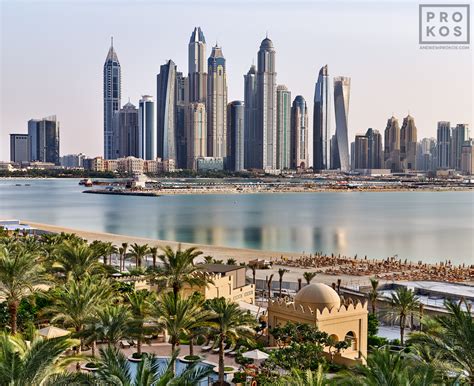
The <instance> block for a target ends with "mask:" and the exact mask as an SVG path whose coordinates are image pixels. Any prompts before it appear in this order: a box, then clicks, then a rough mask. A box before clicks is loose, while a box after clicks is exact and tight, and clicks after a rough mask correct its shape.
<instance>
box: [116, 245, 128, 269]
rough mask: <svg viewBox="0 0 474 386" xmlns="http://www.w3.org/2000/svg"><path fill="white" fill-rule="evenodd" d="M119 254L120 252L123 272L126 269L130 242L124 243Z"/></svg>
mask: <svg viewBox="0 0 474 386" xmlns="http://www.w3.org/2000/svg"><path fill="white" fill-rule="evenodd" d="M118 251H119V254H120V267H119V271H120V272H122V271H123V270H125V258H126V256H127V252H128V243H122V246H121V247H120V248H119V250H118Z"/></svg>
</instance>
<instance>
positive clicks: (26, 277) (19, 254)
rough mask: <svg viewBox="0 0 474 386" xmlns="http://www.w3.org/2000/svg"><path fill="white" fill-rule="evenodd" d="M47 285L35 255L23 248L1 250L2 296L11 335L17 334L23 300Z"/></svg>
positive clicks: (0, 284)
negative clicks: (39, 287) (6, 308)
mask: <svg viewBox="0 0 474 386" xmlns="http://www.w3.org/2000/svg"><path fill="white" fill-rule="evenodd" d="M45 283H47V281H46V279H45V276H44V270H43V267H42V266H41V264H40V263H39V262H38V259H37V258H35V256H34V255H31V254H30V253H29V252H27V251H25V250H24V249H23V248H21V247H18V246H17V247H10V249H7V248H5V247H3V248H0V295H2V296H4V297H5V299H6V301H7V305H8V313H9V317H10V328H11V333H12V334H13V335H14V334H16V332H17V315H18V307H19V305H20V302H21V300H22V299H23V298H25V297H27V296H28V295H31V294H32V293H33V292H35V291H36V290H37V286H39V285H40V284H45Z"/></svg>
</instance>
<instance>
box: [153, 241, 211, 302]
mask: <svg viewBox="0 0 474 386" xmlns="http://www.w3.org/2000/svg"><path fill="white" fill-rule="evenodd" d="M162 250H163V252H164V253H163V254H162V255H159V256H158V258H159V259H160V261H161V263H162V267H161V269H160V272H159V273H158V274H157V276H156V279H157V281H158V282H162V283H163V285H164V287H167V288H172V289H173V293H174V296H175V297H177V296H178V293H179V291H180V290H181V288H183V286H184V285H185V284H187V285H189V286H191V287H193V286H205V285H206V284H207V283H209V282H210V279H209V278H208V276H207V275H205V274H203V272H202V271H201V270H200V267H199V266H197V265H196V264H195V263H194V259H196V257H198V256H199V255H201V254H202V252H200V251H198V250H196V248H188V249H185V250H184V251H183V250H181V245H180V246H179V247H178V249H177V250H176V251H174V250H173V249H172V248H171V247H169V246H167V247H165V248H163V249H162Z"/></svg>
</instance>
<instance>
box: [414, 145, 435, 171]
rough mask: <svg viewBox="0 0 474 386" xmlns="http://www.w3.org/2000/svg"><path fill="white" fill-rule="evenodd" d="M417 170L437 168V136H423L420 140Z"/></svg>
mask: <svg viewBox="0 0 474 386" xmlns="http://www.w3.org/2000/svg"><path fill="white" fill-rule="evenodd" d="M416 154H417V162H416V168H417V170H421V171H424V172H428V171H434V170H436V168H437V162H436V160H437V149H436V139H435V138H423V139H422V140H421V141H420V142H418V150H417V153H416Z"/></svg>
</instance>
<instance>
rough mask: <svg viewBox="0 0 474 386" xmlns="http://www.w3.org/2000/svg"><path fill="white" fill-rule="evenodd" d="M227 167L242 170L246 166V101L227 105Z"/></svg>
mask: <svg viewBox="0 0 474 386" xmlns="http://www.w3.org/2000/svg"><path fill="white" fill-rule="evenodd" d="M226 165H227V169H229V170H233V171H237V172H238V171H241V170H244V169H245V166H244V102H242V101H233V102H230V103H229V104H228V105H227V158H226Z"/></svg>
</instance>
